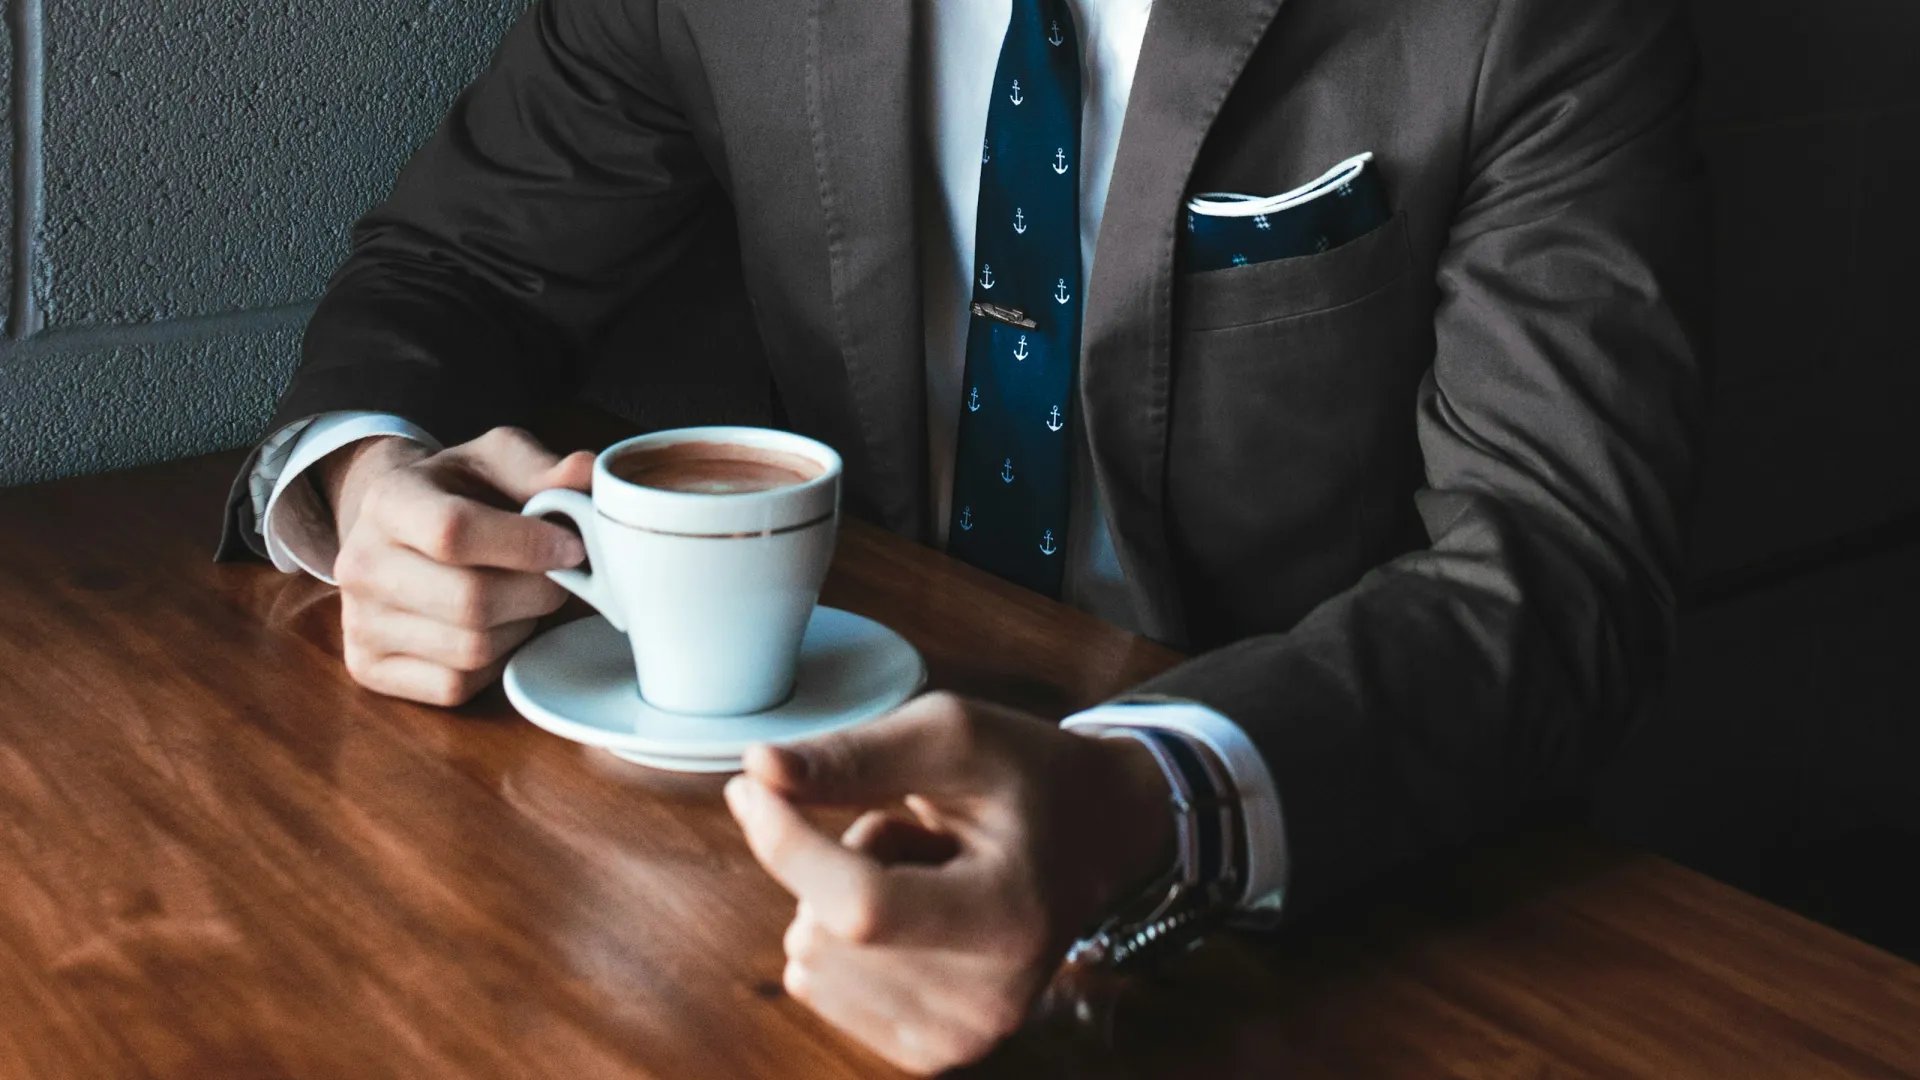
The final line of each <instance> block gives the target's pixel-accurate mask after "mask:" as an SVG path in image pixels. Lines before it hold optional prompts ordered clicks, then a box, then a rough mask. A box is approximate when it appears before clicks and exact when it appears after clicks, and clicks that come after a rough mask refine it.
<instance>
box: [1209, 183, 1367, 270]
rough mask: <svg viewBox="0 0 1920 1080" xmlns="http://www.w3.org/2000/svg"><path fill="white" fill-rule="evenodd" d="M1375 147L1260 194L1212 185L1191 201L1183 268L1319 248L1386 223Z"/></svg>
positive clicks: (1287, 255) (1251, 260)
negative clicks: (1306, 180) (1296, 183)
mask: <svg viewBox="0 0 1920 1080" xmlns="http://www.w3.org/2000/svg"><path fill="white" fill-rule="evenodd" d="M1372 161H1373V155H1372V154H1361V155H1360V156H1358V157H1353V158H1348V159H1347V160H1346V161H1343V162H1341V163H1340V164H1338V165H1335V166H1334V167H1333V168H1332V169H1330V170H1328V171H1327V173H1326V175H1324V176H1322V177H1320V178H1319V179H1318V180H1315V181H1313V182H1312V183H1310V184H1307V185H1304V186H1302V187H1298V188H1295V189H1293V190H1292V191H1289V192H1287V193H1286V194H1284V195H1274V196H1272V197H1269V198H1260V197H1257V196H1253V195H1234V194H1228V193H1217V192H1216V193H1208V194H1205V195H1199V196H1196V197H1195V198H1194V199H1193V200H1192V201H1190V202H1188V203H1187V228H1186V233H1185V235H1184V236H1182V237H1181V243H1180V250H1179V255H1178V257H1177V260H1176V265H1177V268H1178V269H1179V271H1180V272H1181V273H1188V272H1192V271H1197V270H1224V269H1226V268H1227V267H1230V266H1245V265H1247V264H1248V263H1259V262H1271V261H1273V260H1275V259H1291V258H1295V257H1297V256H1301V255H1314V254H1317V253H1319V252H1322V251H1328V250H1331V249H1333V248H1337V247H1339V246H1340V245H1341V244H1345V243H1347V242H1349V241H1352V240H1358V239H1359V238H1360V237H1362V236H1365V235H1366V234H1368V233H1370V232H1372V231H1373V230H1375V229H1377V228H1379V227H1380V226H1382V225H1385V224H1386V223H1387V219H1388V218H1390V217H1392V216H1393V214H1392V211H1391V210H1389V209H1388V207H1387V193H1386V188H1385V186H1384V185H1382V184H1381V182H1380V170H1378V169H1375V168H1372V167H1370V163H1371V162H1372Z"/></svg>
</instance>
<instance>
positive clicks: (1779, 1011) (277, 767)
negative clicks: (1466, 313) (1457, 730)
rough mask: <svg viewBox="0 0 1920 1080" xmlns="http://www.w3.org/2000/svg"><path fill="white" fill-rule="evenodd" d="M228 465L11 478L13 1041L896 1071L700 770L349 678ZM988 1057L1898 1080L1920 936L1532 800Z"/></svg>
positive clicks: (1010, 692)
mask: <svg viewBox="0 0 1920 1080" xmlns="http://www.w3.org/2000/svg"><path fill="white" fill-rule="evenodd" d="M577 438H578V439H579V440H580V441H582V442H590V441H593V437H592V436H590V435H586V434H582V435H579V436H577ZM238 462H239V458H238V456H237V455H232V454H227V455H218V456H214V457H209V458H201V459H195V460H191V461H185V462H178V463H174V464H170V465H164V466H158V467H153V468H147V469H141V470H135V471H132V472H125V473H119V474H114V475H109V476H102V477H94V478H88V479H80V480H69V481H63V482H60V483H56V484H49V485H41V486H36V487H28V488H18V489H14V490H10V491H5V492H0V1017H3V1018H4V1020H0V1077H6V1078H9V1080H15V1078H17V1080H41V1078H62V1080H64V1078H88V1080H100V1078H118V1077H156V1078H169V1080H171V1078H181V1080H186V1078H194V1080H203V1078H226V1077H235V1078H247V1080H254V1078H262V1080H265V1078H279V1077H290V1078H291V1077H299V1078H317V1080H318V1078H325V1080H346V1078H352V1080H367V1078H383V1077H395V1078H402V1077H404V1078H409V1080H426V1078H441V1077H446V1078H456V1077H457V1078H463V1080H492V1078H509V1077H511V1078H516V1080H518V1078H545V1077H553V1078H564V1080H597V1078H600V1077H656V1078H661V1080H703V1078H709V1077H711V1078H734V1077H783V1078H784V1077H794V1078H813V1077H821V1078H826V1077H879V1076H890V1075H893V1074H892V1073H891V1071H890V1070H889V1069H888V1068H886V1067H885V1066H884V1065H882V1064H881V1063H880V1062H879V1061H877V1059H875V1058H873V1057H872V1056H870V1055H868V1054H866V1053H864V1052H863V1051H861V1050H860V1049H858V1048H857V1047H855V1046H853V1045H852V1044H850V1043H849V1042H847V1041H846V1040H844V1039H842V1038H841V1037H840V1036H838V1035H837V1034H836V1033H835V1032H834V1031H833V1030H832V1029H830V1028H829V1027H827V1026H826V1025H825V1024H823V1023H821V1022H820V1021H818V1020H817V1019H815V1018H814V1017H813V1016H812V1015H811V1014H810V1013H808V1011H807V1010H806V1009H804V1008H803V1007H801V1006H799V1005H797V1004H796V1003H795V1002H793V1001H791V1000H790V999H788V998H786V997H785V996H784V995H783V994H782V993H781V991H780V987H779V983H778V979H779V973H780V970H781V958H780V934H781V931H782V929H783V928H784V926H785V923H786V921H787V919H788V918H789V916H790V914H791V906H790V902H789V901H788V899H787V898H786V897H785V895H784V894H783V893H782V892H781V891H780V890H779V888H778V887H776V886H775V885H774V884H773V883H772V882H771V881H770V880H769V879H768V878H767V877H766V876H765V875H764V874H763V873H761V871H760V870H759V869H758V867H757V866H756V865H755V864H754V863H753V861H752V860H751V858H750V857H749V856H748V854H747V852H746V849H745V847H744V845H743V844H742V842H741V841H740V839H739V836H738V834H737V832H736V830H735V828H734V827H733V825H732V823H731V821H730V819H729V818H728V817H727V815H726V812H725V810H724V808H723V807H722V805H721V803H720V800H719V797H718V783H717V781H714V780H711V779H684V778H673V777H664V776H661V775H659V774H653V773H649V772H648V771H647V770H644V769H641V768H639V767H637V766H630V765H626V764H623V763H621V762H618V761H616V760H614V759H613V758H611V757H609V756H607V755H605V754H602V753H599V752H597V751H593V750H590V749H586V748H583V747H579V746H576V745H574V744H572V743H568V742H565V741H563V740H561V739H558V738H556V737H554V736H551V735H548V734H546V733H544V732H542V731H540V730H539V729H537V728H535V727H533V726H532V725H530V724H528V723H525V722H524V721H522V720H520V719H518V718H517V717H516V716H515V715H514V713H513V712H512V710H511V709H510V708H509V707H508V706H507V704H506V702H505V700H504V698H503V697H502V696H501V695H500V694H499V693H498V692H497V691H494V692H491V693H489V694H487V695H486V696H484V697H483V698H482V699H481V700H479V701H478V702H476V703H475V704H473V705H471V706H469V707H467V708H464V709H460V710H455V711H442V710H437V709H430V708H424V707H417V706H412V705H407V704H402V703H399V702H395V701H391V700H387V699H383V698H379V697H376V696H374V695H372V694H368V693H365V692H363V691H361V690H359V689H357V688H356V687H354V686H353V685H352V684H351V683H350V682H349V680H348V679H347V678H346V677H345V674H344V672H343V670H342V668H341V665H340V661H339V630H338V626H337V619H338V613H339V607H338V602H337V600H336V599H335V597H334V596H333V594H332V591H331V590H330V589H328V588H326V587H324V586H322V585H319V584H318V583H316V582H313V581H311V580H306V579H303V578H299V577H290V576H284V575H281V574H278V573H276V572H274V571H273V570H272V569H271V568H268V567H264V566H259V565H215V564H213V563H212V562H210V561H209V554H210V552H211V551H212V548H213V542H214V538H215V537H214V534H215V530H216V528H217V520H218V517H219V507H220V505H221V502H222V499H223V498H224V495H225V491H226V487H227V484H228V482H229V481H230V480H231V478H232V475H233V471H234V469H235V468H236V466H237V464H238ZM826 599H827V602H829V603H832V604H835V605H838V606H843V607H847V608H850V609H852V610H855V611H859V612H862V613H864V614H868V615H871V616H873V617H875V618H878V619H880V620H882V621H884V622H886V623H888V624H890V625H892V626H894V627H896V628H898V629H899V630H900V631H901V632H902V633H904V634H905V635H906V636H907V637H908V638H910V639H911V640H912V641H913V642H914V644H915V645H917V646H918V647H919V648H920V649H921V650H922V651H923V652H924V653H925V655H926V657H927V660H928V663H929V666H930V668H931V671H932V681H933V684H934V685H935V686H938V687H944V688H950V689H954V690H959V691H962V692H965V693H970V694H977V695H982V696H986V697H991V698H994V699H997V700H1002V701H1006V702H1009V703H1012V704H1016V705H1020V706H1024V707H1027V708H1029V709H1033V710H1035V711H1037V712H1040V713H1042V714H1044V715H1047V716H1050V717H1057V716H1060V715H1063V714H1065V713H1067V712H1070V711H1073V710H1074V709H1077V708H1080V707H1083V706H1085V705H1088V704H1092V703H1094V702H1097V701H1099V700H1102V699H1103V698H1105V697H1107V696H1108V695H1111V694H1113V693H1115V692H1117V691H1120V690H1123V689H1125V688H1126V687H1127V686H1129V685H1130V684H1132V683H1133V682H1135V681H1137V680H1139V679H1141V678H1143V677H1144V676H1146V675H1148V674H1150V673H1152V672H1154V671H1157V670H1159V669H1161V668H1163V667H1164V666H1166V665H1168V664H1170V663H1173V662H1175V661H1176V659H1177V658H1176V657H1174V656H1173V655H1172V654H1170V653H1168V652H1167V651H1165V650H1164V649H1161V648H1159V647H1157V646H1155V645H1152V644H1150V643H1148V642H1144V641H1141V640H1139V639H1136V638H1132V637H1130V636H1128V635H1126V634H1123V633H1121V632H1119V631H1117V630H1114V629H1113V628H1111V627H1107V626H1105V625H1103V624H1100V623H1098V622H1096V621H1094V620H1092V619H1091V618H1089V617H1087V616H1085V615H1082V614H1080V613H1078V612H1075V611H1072V610H1070V609H1067V608H1064V607H1061V606H1059V605H1056V604H1053V603H1050V602H1048V601H1045V600H1042V599H1040V598H1038V597H1035V596H1032V595H1030V594H1026V593H1023V592H1021V591H1020V590H1017V589H1014V588H1012V587H1009V586H1005V585H1003V584H1001V583H999V582H996V581H993V580H991V579H988V578H986V577H985V576H983V575H980V574H978V573H976V572H974V571H971V570H969V569H967V568H964V567H959V566H956V565H955V564H953V563H951V562H949V561H948V560H946V559H945V558H944V557H942V556H940V555H937V554H935V553H933V552H930V551H927V550H924V549H921V548H916V547H913V546H911V545H908V544H906V543H904V542H901V541H899V540H897V539H895V538H892V537H890V536H886V535H884V534H882V533H879V532H877V531H876V530H873V529H871V528H868V527H864V526H860V525H849V527H848V528H847V529H846V531H845V533H844V535H843V538H842V542H841V548H840V552H839V555H838V557H837V560H836V563H835V570H834V574H833V577H832V579H831V581H830V583H829V586H828V593H827V597H826ZM571 614H573V615H578V614H579V612H578V611H577V610H575V611H573V612H572V613H571ZM969 1071H970V1072H975V1073H977V1074H978V1075H982V1076H1026V1075H1047V1076H1089V1077H1093V1076H1100V1077H1105V1076H1127V1077H1132V1076H1139V1077H1158V1076H1196V1077H1198V1076H1208V1077H1220V1076H1257V1077H1269V1076H1271V1077H1281V1076H1285V1077H1356V1078H1358V1077H1367V1078H1398V1077H1442V1076H1452V1077H1475V1078H1508V1077H1512V1078H1521V1077H1526V1078H1537V1077H1568V1078H1577V1077H1595V1078H1599V1077H1636V1078H1637V1077H1646V1078H1660V1080H1687V1078H1695V1077H1699V1078H1723V1077H1782V1078H1794V1080H1804V1078H1818V1077H1910V1078H1911V1077H1920V969H1916V968H1915V967H1913V966H1911V965H1908V964H1906V963H1904V962H1901V961H1899V960H1896V959H1894V958H1892V957H1890V956H1888V955H1886V954H1883V953H1880V952H1878V951H1875V950H1873V949H1871V948H1869V947H1867V946H1865V945H1862V944H1860V943H1858V942H1856V941H1853V940H1851V939H1848V938H1845V937H1842V936H1840V935H1838V934H1835V933H1833V932H1830V931H1828V930H1825V929H1823V928H1821V927H1818V926H1816V925H1814V924H1812V923H1809V922H1806V921H1804V920H1802V919H1799V918H1797V917H1795V916H1792V915H1789V914H1787V913H1785V912H1783V911H1780V910H1778V909H1775V908H1773V907H1771V906H1769V905H1767V904H1764V903H1762V902H1760V901H1757V900H1754V899H1752V898H1750V897H1747V896H1745V895H1742V894H1740V893H1737V892H1734V891H1732V890H1730V889H1727V888H1724V887H1722V886H1719V885H1717V884H1715V883H1713V882H1710V881H1708V880H1706V879H1704V878H1701V877H1699V876H1697V875H1695V874H1692V873H1690V872H1688V871H1685V870H1683V869H1680V868H1678V867H1676V866H1673V865H1671V864H1669V863H1666V862H1663V861H1661V860H1659V859H1656V858H1653V857H1651V856H1647V855H1642V854H1636V853H1632V852H1625V851H1620V850H1617V849H1614V848H1611V847H1608V846H1606V845H1604V844H1602V843H1600V842H1599V841H1597V840H1594V839H1592V838H1589V837H1585V836H1582V835H1581V834H1578V833H1576V832H1569V831H1558V832H1554V831H1549V832H1543V833H1539V834H1532V835H1527V836H1520V837H1514V838H1510V839H1508V840H1505V841H1502V842H1500V843H1498V844H1495V845H1490V846H1488V847H1486V848H1484V849H1480V850H1476V851H1474V852H1471V853H1468V854H1467V855H1465V856H1463V858H1462V859H1460V860H1459V861H1457V862H1456V863H1454V864H1452V865H1451V866H1449V867H1448V868H1446V869H1444V870H1439V871H1429V872H1426V873H1421V874H1414V875H1409V876H1408V877H1406V878H1405V879H1403V880H1399V881H1395V882H1390V883H1386V884H1384V885H1383V886H1382V887H1381V888H1380V889H1378V890H1375V891H1373V892H1372V893H1370V894H1369V895H1368V896H1366V897H1361V898H1356V899H1355V900H1354V901H1353V902H1352V903H1350V904H1347V905H1344V906H1343V907H1342V909H1341V910H1339V911H1335V912H1329V913H1327V914H1325V915H1323V916H1319V917H1315V918H1313V919H1310V920H1307V921H1305V922H1303V923H1302V924H1300V925H1298V926H1295V927H1293V928H1290V929H1289V930H1287V931H1284V932H1282V933H1279V934H1276V935H1270V936H1264V937H1227V938H1223V939H1221V940H1218V941H1215V942H1212V943H1210V944H1209V945H1207V946H1206V947H1205V948H1202V949H1200V950H1198V951H1197V952H1194V953H1192V954H1189V955H1187V956H1185V957H1181V958H1179V959H1177V960H1174V961H1170V962H1168V963H1166V964H1164V965H1163V966H1162V967H1160V968H1159V969H1157V970H1154V971H1152V972H1149V973H1146V974H1144V975H1140V976H1133V977H1129V978H1127V979H1124V980H1097V979H1091V978H1088V979H1081V980H1076V981H1071V982H1063V983H1062V984H1060V985H1059V986H1057V987H1056V991H1055V993H1053V994H1052V995H1050V997H1049V1001H1048V1008H1047V1009H1046V1010H1044V1012H1043V1013H1042V1014H1041V1015H1038V1016H1037V1018H1036V1021H1035V1023H1034V1025H1033V1026H1032V1028H1031V1029H1030V1030H1029V1031H1028V1032H1026V1033H1023V1034H1022V1035H1021V1036H1020V1037H1018V1038H1016V1039H1015V1040H1013V1041H1011V1042H1010V1043H1009V1044H1008V1045H1007V1046H1006V1047H1005V1048H1004V1049H1003V1050H1002V1052H1000V1053H998V1054H996V1055H995V1056H994V1057H993V1058H992V1059H990V1060H989V1061H987V1062H985V1063H983V1064H982V1065H981V1066H979V1067H977V1069H975V1070H969Z"/></svg>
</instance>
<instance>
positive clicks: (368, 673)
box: [343, 640, 374, 689]
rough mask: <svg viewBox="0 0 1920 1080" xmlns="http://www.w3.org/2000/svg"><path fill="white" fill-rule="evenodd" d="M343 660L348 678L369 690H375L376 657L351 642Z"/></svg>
mask: <svg viewBox="0 0 1920 1080" xmlns="http://www.w3.org/2000/svg"><path fill="white" fill-rule="evenodd" d="M343 659H344V660H345V662H346V667H347V677H348V678H350V679H352V680H353V681H354V682H356V683H359V684H360V685H361V686H364V687H367V688H368V689H372V688H373V674H374V671H373V669H374V656H373V654H372V653H370V652H368V651H367V650H366V649H363V648H361V647H360V646H359V645H357V644H355V643H354V642H353V641H351V640H349V641H348V642H347V646H346V649H345V656H344V657H343Z"/></svg>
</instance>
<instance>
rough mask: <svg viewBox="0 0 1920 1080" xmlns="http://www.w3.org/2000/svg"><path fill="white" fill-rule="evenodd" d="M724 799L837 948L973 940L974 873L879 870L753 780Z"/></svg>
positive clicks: (945, 867) (953, 865) (757, 854)
mask: <svg viewBox="0 0 1920 1080" xmlns="http://www.w3.org/2000/svg"><path fill="white" fill-rule="evenodd" d="M726 792H727V805H728V807H729V808H731V809H732V810H733V816H734V817H735V818H736V819H737V820H738V821H739V822H740V827H741V830H742V831H743V832H744V833H746V837H747V846H748V847H750V848H752V849H753V855H754V858H756V859H758V860H760V865H762V866H764V867H766V869H767V873H769V874H772V875H773V879H774V880H775V881H778V882H779V883H780V884H781V885H782V886H784V887H785V888H786V890H787V891H788V892H790V893H792V894H793V895H794V897H795V898H797V899H798V900H800V901H801V902H802V903H803V904H805V905H806V906H807V907H808V909H809V910H811V911H812V912H813V913H814V916H815V918H817V919H818V920H819V922H820V925H822V926H824V927H826V928H827V929H828V930H829V931H831V932H832V933H833V934H834V935H835V936H836V937H838V938H840V939H841V940H842V941H847V942H851V943H854V944H884V945H902V946H932V947H954V946H955V945H956V944H958V943H961V942H964V941H966V940H967V939H968V937H969V936H970V925H971V922H972V917H973V914H974V908H975V906H976V904H977V902H978V895H977V894H978V892H979V889H978V888H976V887H975V884H974V879H975V877H976V875H975V873H974V871H973V868H972V867H971V866H963V865H960V863H959V862H957V861H950V862H947V863H944V864H942V865H941V866H938V867H934V866H916V865H910V864H903V865H898V866H890V867H882V866H881V865H880V864H879V863H878V862H876V861H874V859H873V858H871V857H869V856H868V855H866V854H865V853H863V852H858V851H854V850H852V849H850V848H847V847H845V846H843V845H840V844H837V843H834V841H833V840H832V839H831V838H830V837H828V836H826V835H825V834H824V833H822V832H820V830H818V829H816V828H814V827H813V825H811V824H810V823H808V821H807V820H806V819H805V818H803V817H801V816H800V812H799V811H798V810H796V809H794V807H793V805H792V804H791V803H789V802H787V801H786V800H785V799H783V798H781V797H780V796H778V795H776V794H774V793H773V792H771V791H769V790H767V788H766V786H765V785H763V784H761V783H760V782H759V781H757V780H754V779H752V778H751V777H745V776H742V777H736V778H734V779H733V780H732V781H729V782H728V784H727V789H726Z"/></svg>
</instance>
